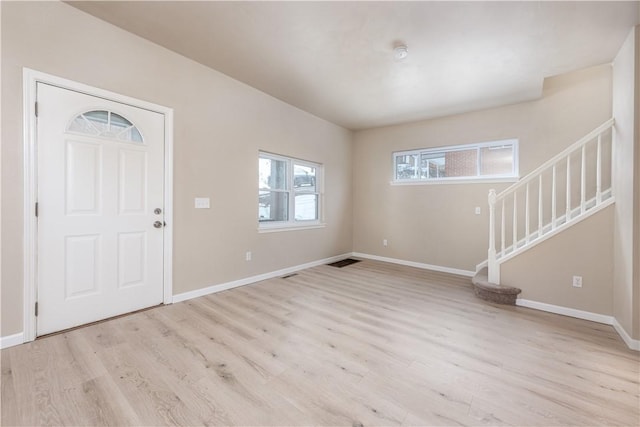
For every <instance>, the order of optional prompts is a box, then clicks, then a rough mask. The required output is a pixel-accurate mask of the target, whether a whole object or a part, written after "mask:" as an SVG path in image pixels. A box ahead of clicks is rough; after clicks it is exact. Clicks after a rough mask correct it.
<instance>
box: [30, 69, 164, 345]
mask: <svg viewBox="0 0 640 427" xmlns="http://www.w3.org/2000/svg"><path fill="white" fill-rule="evenodd" d="M22 77H23V79H22V82H23V141H24V147H23V148H24V153H23V168H24V212H23V218H24V258H23V263H24V265H23V269H24V272H23V274H24V277H23V283H24V308H23V317H24V323H23V341H24V342H29V341H33V340H34V339H35V338H36V315H35V303H36V301H37V292H38V272H37V269H38V258H37V256H38V222H37V218H36V216H35V204H36V201H37V195H38V164H37V156H36V153H37V145H36V142H37V135H36V85H37V84H38V83H46V84H50V85H53V86H57V87H60V88H63V89H70V90H73V91H76V92H81V93H84V94H87V95H90V96H95V97H99V98H104V99H107V100H110V101H115V102H120V103H122V104H128V105H131V106H133V107H138V108H143V109H145V110H150V111H154V112H156V113H160V114H163V115H164V117H165V120H164V220H165V222H166V227H164V248H163V254H164V259H163V279H164V289H163V302H164V304H171V303H172V302H173V280H172V278H173V262H172V261H173V109H172V108H168V107H164V106H161V105H158V104H153V103H150V102H146V101H141V100H139V99H135V98H131V97H128V96H125V95H120V94H118V93H114V92H110V91H107V90H104V89H99V88H95V87H92V86H88V85H85V84H82V83H78V82H74V81H72V80H67V79H64V78H61V77H57V76H53V75H51V74H46V73H42V72H40V71H35V70H32V69H29V68H23V72H22Z"/></svg>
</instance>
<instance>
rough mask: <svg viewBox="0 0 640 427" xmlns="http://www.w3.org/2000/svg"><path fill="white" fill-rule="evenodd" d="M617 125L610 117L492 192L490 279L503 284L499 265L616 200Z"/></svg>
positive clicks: (488, 263) (490, 211)
mask: <svg viewBox="0 0 640 427" xmlns="http://www.w3.org/2000/svg"><path fill="white" fill-rule="evenodd" d="M613 124H614V119H613V118H611V119H609V120H607V121H606V122H605V123H603V124H602V125H600V126H598V127H597V128H596V129H594V130H593V131H591V132H590V133H589V134H587V135H586V136H584V137H583V138H581V139H580V140H578V141H577V142H575V143H574V144H572V145H571V146H569V147H568V148H566V149H565V150H563V151H562V152H561V153H559V154H558V155H556V156H555V157H553V158H552V159H550V160H548V161H546V162H545V163H543V164H542V165H541V166H540V167H538V168H537V169H535V170H534V171H532V172H531V173H529V174H528V175H527V176H525V177H524V178H522V179H520V180H519V181H518V182H516V183H515V184H513V185H512V186H510V187H509V188H507V189H506V190H504V191H502V192H501V193H500V194H496V191H495V190H493V189H492V190H490V191H489V251H488V258H487V266H488V270H489V271H488V273H489V277H488V279H489V281H490V282H492V283H500V264H501V263H503V262H505V261H507V260H508V259H511V258H512V257H514V256H516V255H517V254H519V253H521V252H524V251H525V250H527V249H528V248H530V247H532V246H534V245H536V244H538V243H539V242H541V241H542V240H544V239H545V238H548V237H551V236H552V235H554V234H556V233H558V232H560V231H561V230H562V229H564V228H567V227H569V226H571V225H572V224H574V223H576V222H578V221H579V220H580V219H582V218H584V217H586V216H587V215H590V214H592V213H595V212H596V211H598V210H599V209H603V208H604V207H605V206H606V205H609V204H611V203H613V188H612V182H613V179H612V177H613V155H614V154H613V153H614V146H613V138H612V128H613ZM532 194H533V197H532ZM496 208H497V209H498V210H499V212H498V213H496ZM498 221H499V226H497V223H498ZM532 223H533V224H532ZM496 242H500V245H499V247H496Z"/></svg>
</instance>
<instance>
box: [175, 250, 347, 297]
mask: <svg viewBox="0 0 640 427" xmlns="http://www.w3.org/2000/svg"><path fill="white" fill-rule="evenodd" d="M350 255H351V254H350V253H346V254H342V255H336V256H332V257H329V258H324V259H321V260H317V261H312V262H308V263H306V264H300V265H296V266H293V267H287V268H283V269H281V270H276V271H272V272H270V273H264V274H259V275H257V276H251V277H247V278H244V279H239V280H234V281H233V282H227V283H220V284H218V285H213V286H208V287H206V288H200V289H196V290H194V291H189V292H184V293H181V294H177V295H174V296H173V302H174V304H175V303H178V302H182V301H186V300H190V299H193V298H198V297H201V296H204V295H209V294H213V293H216V292H222V291H226V290H228V289H233V288H237V287H240V286H245V285H250V284H252V283H256V282H260V281H262V280H267V279H273V278H274V277H280V276H284V275H287V274H291V273H294V272H296V271H300V270H304V269H306V268H311V267H317V266H318V265H323V264H328V263H330V262H335V261H340V260H343V259H345V258H348V257H349V256H350Z"/></svg>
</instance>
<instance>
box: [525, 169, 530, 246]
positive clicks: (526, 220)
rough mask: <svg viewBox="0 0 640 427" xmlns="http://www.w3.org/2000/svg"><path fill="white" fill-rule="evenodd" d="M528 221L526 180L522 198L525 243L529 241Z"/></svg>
mask: <svg viewBox="0 0 640 427" xmlns="http://www.w3.org/2000/svg"><path fill="white" fill-rule="evenodd" d="M529 222H530V219H529V183H528V182H527V189H526V191H525V198H524V241H525V242H526V243H529Z"/></svg>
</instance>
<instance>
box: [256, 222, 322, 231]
mask: <svg viewBox="0 0 640 427" xmlns="http://www.w3.org/2000/svg"><path fill="white" fill-rule="evenodd" d="M326 226H327V224H325V223H313V224H309V225H293V224H291V223H289V222H287V223H283V224H278V225H263V226H261V227H259V228H258V233H277V232H279V231H294V230H313V229H315V228H325V227H326Z"/></svg>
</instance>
